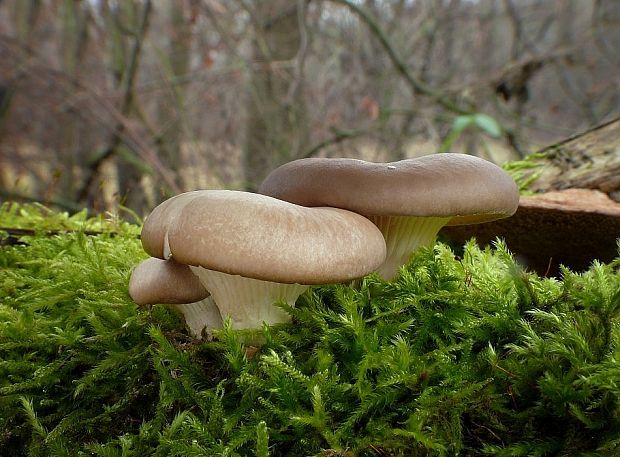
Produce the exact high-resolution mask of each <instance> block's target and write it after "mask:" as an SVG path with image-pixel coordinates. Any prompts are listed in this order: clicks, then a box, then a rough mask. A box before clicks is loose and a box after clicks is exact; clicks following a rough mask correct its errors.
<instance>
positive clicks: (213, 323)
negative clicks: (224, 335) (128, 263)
mask: <svg viewBox="0 0 620 457" xmlns="http://www.w3.org/2000/svg"><path fill="white" fill-rule="evenodd" d="M129 295H130V296H131V298H132V300H133V301H134V302H136V303H137V304H138V305H154V304H157V303H162V304H169V305H172V306H173V307H174V308H175V309H177V310H178V311H179V312H180V313H181V314H183V317H184V318H185V323H186V324H187V327H188V328H189V330H190V331H191V333H192V335H194V336H196V337H201V335H202V331H203V330H204V329H205V328H206V329H207V331H209V330H210V329H213V328H221V327H222V318H221V316H220V312H219V310H218V309H217V307H216V306H215V302H214V301H213V299H212V298H211V297H209V295H210V294H209V292H208V291H207V290H206V289H205V288H204V287H203V285H202V284H201V283H200V280H199V279H198V278H197V277H196V275H195V274H194V273H192V271H191V269H190V268H189V267H188V266H187V265H183V264H180V263H178V262H175V261H174V260H173V259H168V260H162V259H157V258H154V257H151V258H148V259H146V260H144V261H142V262H141V263H139V264H138V266H136V267H135V268H134V270H133V271H132V272H131V278H130V280H129Z"/></svg>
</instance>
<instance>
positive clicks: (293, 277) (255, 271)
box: [142, 190, 385, 329]
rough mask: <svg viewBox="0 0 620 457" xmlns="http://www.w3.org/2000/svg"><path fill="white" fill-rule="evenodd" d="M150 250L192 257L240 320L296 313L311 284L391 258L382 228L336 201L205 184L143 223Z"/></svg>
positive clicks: (186, 260) (276, 319)
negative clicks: (308, 202) (289, 198)
mask: <svg viewBox="0 0 620 457" xmlns="http://www.w3.org/2000/svg"><path fill="white" fill-rule="evenodd" d="M142 244H143V246H144V249H145V250H146V252H148V253H149V254H150V255H152V256H154V257H159V258H162V259H170V258H172V259H174V260H175V261H176V262H178V263H181V264H185V265H189V268H190V269H191V271H192V272H193V273H194V274H195V275H196V276H197V277H198V278H199V280H200V282H201V284H202V285H203V286H204V288H205V289H206V290H208V291H209V292H210V293H211V295H212V297H213V299H214V300H215V303H216V305H217V307H218V308H219V310H220V313H221V315H222V317H226V316H230V318H231V321H232V325H233V328H237V329H245V328H260V326H261V325H262V323H263V322H266V323H268V324H274V323H282V322H288V321H290V316H289V314H288V313H286V312H285V311H284V310H282V309H281V308H279V307H276V306H273V304H274V303H275V302H278V301H284V302H286V303H288V304H289V305H291V306H293V305H294V303H295V301H296V299H297V298H298V297H299V295H300V294H301V293H303V292H304V291H305V290H306V289H307V288H308V286H309V285H312V284H326V283H334V282H344V281H349V280H352V279H355V278H359V277H361V276H364V275H366V274H368V273H369V272H372V271H373V270H375V269H376V268H377V267H378V266H379V265H380V264H381V263H382V262H383V261H384V259H385V241H384V239H383V236H382V235H381V232H380V231H379V230H377V228H376V227H375V226H374V225H373V224H372V223H371V222H370V221H368V220H367V219H366V218H364V217H362V216H360V215H358V214H355V213H353V212H350V211H346V210H342V209H337V208H306V207H302V206H298V205H294V204H291V203H288V202H284V201H281V200H277V199H275V198H271V197H268V196H264V195H259V194H252V193H247V192H239V191H230V190H203V191H194V192H188V193H185V194H181V195H178V196H176V197H173V198H171V199H169V200H167V201H165V202H163V203H162V204H161V205H159V206H158V207H156V208H155V209H154V210H153V212H152V213H151V214H150V215H149V216H148V217H147V219H146V221H145V223H144V227H143V229H142Z"/></svg>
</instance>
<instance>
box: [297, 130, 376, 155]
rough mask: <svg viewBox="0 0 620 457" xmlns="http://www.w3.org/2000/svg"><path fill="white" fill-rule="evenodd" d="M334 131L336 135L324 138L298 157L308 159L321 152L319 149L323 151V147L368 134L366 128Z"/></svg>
mask: <svg viewBox="0 0 620 457" xmlns="http://www.w3.org/2000/svg"><path fill="white" fill-rule="evenodd" d="M334 133H335V134H334V136H332V137H331V138H327V139H326V140H323V141H321V142H320V143H318V144H316V145H314V146H312V147H311V148H310V149H308V150H307V151H305V152H304V153H302V154H301V155H300V156H299V157H298V158H299V159H307V158H309V157H314V156H315V155H317V154H318V153H319V151H321V149H323V148H326V147H327V146H332V145H334V144H338V143H341V142H343V141H345V140H349V139H351V138H356V137H358V136H361V135H364V134H366V133H367V132H366V131H364V130H334Z"/></svg>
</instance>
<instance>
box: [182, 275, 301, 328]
mask: <svg viewBox="0 0 620 457" xmlns="http://www.w3.org/2000/svg"><path fill="white" fill-rule="evenodd" d="M190 268H191V269H192V271H193V272H194V274H195V275H196V276H198V278H199V279H200V282H201V283H202V284H203V285H204V287H205V289H207V290H208V291H209V292H211V296H212V297H213V299H214V301H215V303H216V304H217V308H218V309H219V312H220V315H221V317H222V318H223V319H226V318H227V317H230V319H231V323H232V328H234V329H251V328H260V327H261V325H262V324H263V322H264V323H266V324H269V325H271V324H280V323H286V322H290V321H291V316H290V315H289V314H288V313H287V312H286V311H284V310H283V309H281V308H278V307H277V306H274V303H277V302H286V303H288V304H289V305H290V306H294V305H295V301H296V300H297V298H298V297H299V296H300V295H301V294H302V293H303V292H304V291H305V290H306V289H307V288H308V287H309V286H308V285H303V284H283V283H277V282H270V281H263V280H260V279H253V278H246V277H244V276H239V275H231V274H227V273H222V272H219V271H214V270H209V269H207V268H203V267H195V266H192V267H190Z"/></svg>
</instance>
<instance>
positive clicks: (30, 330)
mask: <svg viewBox="0 0 620 457" xmlns="http://www.w3.org/2000/svg"><path fill="white" fill-rule="evenodd" d="M7 213H8V214H9V216H7V217H5V214H7ZM32 217H35V218H38V219H37V220H36V221H33V220H32V219H31V218H32ZM0 219H1V220H3V225H11V226H14V227H15V226H19V227H24V226H28V227H37V228H40V227H44V228H45V230H55V229H59V228H61V229H64V230H66V229H70V230H77V232H71V233H63V234H56V235H51V236H50V235H49V234H46V233H43V232H42V231H41V232H40V233H39V234H37V235H35V236H25V237H23V238H22V239H21V240H22V241H23V242H25V243H27V245H10V246H0V449H2V455H3V456H21V455H33V456H37V455H41V456H43V455H71V456H72V455H89V456H90V455H96V456H106V457H107V456H144V455H157V456H166V457H168V456H192V455H196V456H198V455H200V456H205V455H209V456H210V455H230V456H235V455H242V456H245V455H260V456H266V455H272V456H277V455H283V456H284V455H288V456H299V455H324V456H336V455H341V456H345V455H349V456H376V455H396V456H400V455H403V456H404V455H407V456H410V455H413V456H415V455H420V456H426V455H448V456H452V455H457V454H458V455H472V456H473V455H483V454H488V455H506V456H517V455H571V456H573V455H610V456H611V455H618V453H620V438H619V437H620V362H619V361H620V260H617V261H615V262H613V263H611V264H609V265H598V264H597V265H594V266H593V267H592V268H591V269H590V270H589V271H588V272H586V273H583V274H575V273H571V272H570V271H567V270H565V271H563V276H562V278H561V279H552V278H540V277H538V276H536V275H535V274H532V273H527V272H524V271H522V270H521V269H520V268H519V266H518V265H516V264H515V263H514V261H513V259H512V257H511V255H510V253H509V252H508V250H507V249H506V247H505V246H504V245H502V244H501V243H499V244H498V245H497V246H496V248H495V249H493V250H489V249H487V250H481V249H479V248H478V247H476V246H475V245H474V244H473V243H470V244H467V245H466V246H465V248H464V251H463V255H462V257H459V258H457V257H455V255H454V253H453V252H452V251H451V250H450V249H449V248H448V247H447V246H445V245H443V244H437V245H436V246H435V247H434V248H433V249H426V250H423V251H421V252H420V253H419V254H417V255H416V256H415V258H414V259H413V261H412V262H411V264H410V265H409V266H408V267H407V268H405V269H403V271H402V273H401V275H400V276H399V278H398V279H397V280H395V281H393V282H391V283H386V282H384V281H382V280H380V279H379V278H378V277H377V276H370V277H367V278H365V279H364V280H363V281H362V282H361V285H360V286H359V287H357V288H352V287H349V286H345V285H334V286H325V287H317V288H313V289H311V290H310V291H309V292H307V293H306V294H304V295H303V296H302V297H301V299H300V300H299V301H298V303H297V307H296V308H295V309H289V311H290V312H291V314H293V316H294V325H280V326H274V327H271V328H264V329H263V336H264V340H265V341H266V344H265V345H264V346H263V347H261V348H260V349H259V350H258V351H257V352H256V354H253V351H252V350H248V348H246V347H245V346H244V344H243V342H242V341H243V338H242V337H241V336H240V335H239V334H238V333H236V332H235V331H233V330H231V329H230V328H229V327H227V328H225V329H224V330H222V331H221V332H220V333H219V334H218V338H217V340H215V341H210V342H196V341H193V340H192V339H191V338H190V337H189V336H188V333H187V332H186V330H185V329H184V328H183V323H182V321H181V320H180V319H179V316H178V315H176V314H175V313H174V312H172V311H171V310H170V309H169V308H167V307H165V306H154V307H152V308H149V309H138V308H137V307H136V306H135V305H134V304H133V303H132V302H131V300H130V298H129V297H128V295H127V281H128V274H129V272H130V270H131V268H132V266H133V265H135V264H136V263H137V262H138V261H139V260H141V259H142V258H144V257H145V254H144V253H143V252H142V249H141V246H140V243H139V240H138V239H137V238H136V234H137V233H138V230H139V229H138V227H136V226H132V225H129V224H124V223H121V222H119V221H115V220H111V221H107V220H105V219H103V218H96V219H93V220H88V219H86V217H85V216H78V217H73V218H70V217H69V216H67V215H60V214H56V213H51V212H48V211H47V210H42V209H41V208H40V207H32V206H27V207H15V206H13V207H7V206H3V207H2V212H1V213H0ZM5 221H10V224H9V222H5ZM86 227H88V230H93V229H94V228H96V230H97V231H101V232H104V233H102V234H99V235H95V236H93V235H86V234H85V230H87V229H86ZM37 231H39V230H37Z"/></svg>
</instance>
